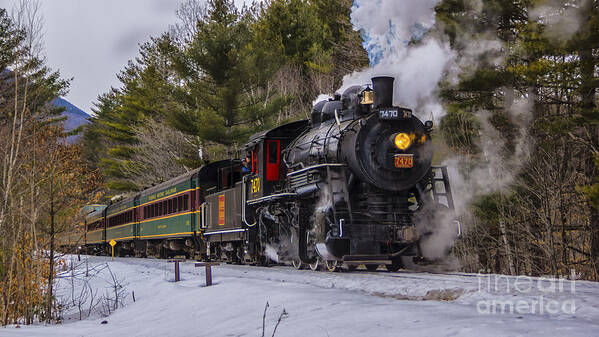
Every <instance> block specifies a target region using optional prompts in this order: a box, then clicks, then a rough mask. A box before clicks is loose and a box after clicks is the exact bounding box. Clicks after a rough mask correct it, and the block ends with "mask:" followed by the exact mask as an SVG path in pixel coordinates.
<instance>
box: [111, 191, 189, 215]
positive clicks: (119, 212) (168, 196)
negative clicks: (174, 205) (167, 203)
mask: <svg viewBox="0 0 599 337" xmlns="http://www.w3.org/2000/svg"><path fill="white" fill-rule="evenodd" d="M199 189H200V188H199V187H196V188H190V189H187V190H185V191H181V192H177V193H175V194H170V195H167V196H166V197H162V198H159V199H156V200H152V201H148V202H146V203H143V204H141V205H137V206H133V207H129V208H127V209H124V210H122V211H118V212H117V213H114V214H111V215H110V217H113V216H115V215H119V214H121V213H123V212H127V211H130V210H132V209H134V208H136V207H143V206H145V205H147V204H152V203H155V202H158V201H160V200H164V199H168V198H172V197H174V196H175V195H179V194H182V193H186V192H189V191H195V190H199ZM107 217H108V216H107Z"/></svg>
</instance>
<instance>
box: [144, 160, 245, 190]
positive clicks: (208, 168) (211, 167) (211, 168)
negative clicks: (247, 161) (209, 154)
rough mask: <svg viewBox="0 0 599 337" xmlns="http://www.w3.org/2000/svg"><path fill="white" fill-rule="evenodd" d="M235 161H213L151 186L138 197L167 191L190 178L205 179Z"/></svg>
mask: <svg viewBox="0 0 599 337" xmlns="http://www.w3.org/2000/svg"><path fill="white" fill-rule="evenodd" d="M236 161H239V160H235V159H225V160H220V161H215V162H213V163H209V164H206V165H203V166H202V167H199V168H197V169H194V170H191V171H189V172H187V173H185V174H183V175H180V176H178V177H175V178H173V179H171V180H167V181H165V182H163V183H161V184H159V185H156V186H152V187H150V188H148V189H145V190H143V191H142V192H141V193H140V194H139V196H140V197H145V196H148V195H151V194H153V193H156V192H159V191H162V190H164V189H167V188H169V187H171V186H173V185H177V184H179V183H181V182H184V181H187V180H190V179H191V178H192V176H197V177H199V178H200V179H205V176H206V174H208V173H209V172H215V170H217V169H219V168H221V167H225V166H230V165H233V164H234V163H235V162H236Z"/></svg>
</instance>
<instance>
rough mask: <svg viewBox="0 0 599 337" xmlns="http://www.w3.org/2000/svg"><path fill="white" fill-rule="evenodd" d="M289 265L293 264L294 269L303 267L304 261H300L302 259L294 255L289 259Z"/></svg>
mask: <svg viewBox="0 0 599 337" xmlns="http://www.w3.org/2000/svg"><path fill="white" fill-rule="evenodd" d="M291 265H293V268H295V269H296V270H301V269H304V263H303V262H302V260H300V258H299V257H296V258H294V259H293V260H291Z"/></svg>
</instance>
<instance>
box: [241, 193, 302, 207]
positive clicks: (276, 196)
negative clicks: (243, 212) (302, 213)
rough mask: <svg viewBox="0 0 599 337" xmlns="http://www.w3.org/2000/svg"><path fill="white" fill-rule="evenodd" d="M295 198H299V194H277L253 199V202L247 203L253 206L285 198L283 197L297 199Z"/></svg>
mask: <svg viewBox="0 0 599 337" xmlns="http://www.w3.org/2000/svg"><path fill="white" fill-rule="evenodd" d="M295 196H297V193H277V194H271V195H267V196H265V197H262V198H256V199H252V200H250V201H248V202H247V203H248V204H249V205H253V204H259V203H261V202H263V201H267V200H272V199H277V198H283V197H295Z"/></svg>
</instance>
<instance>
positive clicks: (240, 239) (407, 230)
mask: <svg viewBox="0 0 599 337" xmlns="http://www.w3.org/2000/svg"><path fill="white" fill-rule="evenodd" d="M393 82H394V79H393V78H392V77H375V78H373V79H372V87H371V86H366V87H361V86H353V87H350V88H348V89H347V90H345V92H343V94H342V95H336V96H335V97H334V98H332V99H329V100H325V101H321V102H318V103H317V104H315V105H314V107H313V110H312V113H311V118H310V120H302V121H296V122H292V123H289V124H285V125H282V126H279V127H276V128H274V129H271V130H267V131H264V132H260V133H258V134H255V135H253V136H252V137H250V139H249V141H248V143H247V144H245V146H244V147H243V151H244V152H245V153H246V154H247V157H248V158H249V165H246V166H245V167H244V166H243V165H242V162H241V161H240V160H239V159H230V160H223V161H218V162H213V163H210V164H207V165H205V166H203V167H200V168H198V169H196V170H194V171H192V172H190V173H187V174H185V175H183V176H180V177H177V178H174V179H172V180H170V181H167V182H165V183H163V184H160V185H158V186H154V187H152V188H150V189H147V190H144V191H142V192H140V193H139V194H137V195H134V196H132V197H130V198H128V199H125V200H123V201H120V202H118V203H114V204H111V205H109V206H107V207H98V208H96V209H95V210H94V211H92V212H91V213H89V214H88V215H87V216H86V217H85V220H84V222H83V224H82V226H80V229H79V232H77V233H69V235H68V237H64V238H62V244H63V245H64V246H69V245H71V246H72V245H79V246H81V247H85V249H87V250H88V251H91V252H97V253H104V252H107V249H109V246H108V243H109V242H111V241H112V243H113V244H114V246H115V247H114V248H115V249H116V252H117V254H119V255H136V256H149V255H154V256H157V257H167V256H172V255H181V254H185V255H188V256H192V257H195V258H197V259H205V260H221V261H227V262H236V263H256V264H267V263H269V262H270V261H273V260H274V261H276V262H285V261H286V262H289V263H291V264H293V265H294V266H295V267H296V268H302V267H303V266H306V265H307V266H310V268H312V269H317V268H319V266H322V265H325V266H326V267H327V269H329V270H331V271H334V270H336V269H338V268H339V267H340V266H341V265H346V266H348V267H349V268H350V269H351V268H355V267H356V266H358V265H361V264H362V265H365V266H366V268H368V269H369V270H374V269H376V268H378V266H380V265H385V266H386V268H387V269H388V270H391V271H394V270H397V269H399V268H401V267H410V266H411V265H413V264H414V263H416V262H418V261H420V260H421V259H422V250H421V246H422V243H423V242H424V241H425V240H427V238H429V237H431V236H433V235H435V231H436V230H437V228H438V227H440V226H447V225H448V224H449V225H450V226H453V225H456V226H457V228H456V230H455V235H456V236H457V235H458V234H459V223H457V222H454V220H453V212H452V211H453V198H452V195H451V189H450V185H449V182H448V178H447V170H446V168H445V167H434V166H432V157H433V145H432V141H431V132H432V130H433V122H432V121H426V122H424V123H423V122H421V121H420V120H419V119H418V118H417V117H416V116H414V115H413V113H412V110H410V109H407V108H403V107H397V106H393V104H392V102H393Z"/></svg>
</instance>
